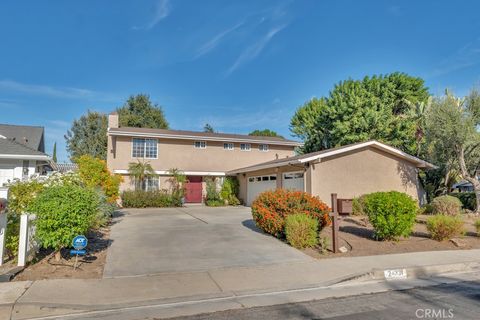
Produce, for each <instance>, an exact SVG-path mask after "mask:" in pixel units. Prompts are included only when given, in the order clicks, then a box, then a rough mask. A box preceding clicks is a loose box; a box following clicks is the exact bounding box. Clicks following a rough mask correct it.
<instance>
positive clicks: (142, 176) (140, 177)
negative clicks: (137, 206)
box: [128, 160, 156, 190]
mask: <svg viewBox="0 0 480 320" xmlns="http://www.w3.org/2000/svg"><path fill="white" fill-rule="evenodd" d="M128 173H129V174H130V176H132V177H133V178H134V183H135V190H142V189H143V188H142V186H143V185H144V183H145V180H146V179H147V178H149V177H154V176H156V174H155V170H153V168H152V166H151V165H150V163H148V162H146V161H140V160H138V162H130V163H129V164H128Z"/></svg>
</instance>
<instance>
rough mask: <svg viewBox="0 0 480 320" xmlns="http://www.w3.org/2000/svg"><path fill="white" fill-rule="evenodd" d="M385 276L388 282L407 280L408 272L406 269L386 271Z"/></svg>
mask: <svg viewBox="0 0 480 320" xmlns="http://www.w3.org/2000/svg"><path fill="white" fill-rule="evenodd" d="M383 274H384V276H385V279H386V280H398V279H407V270H406V269H391V270H384V271H383Z"/></svg>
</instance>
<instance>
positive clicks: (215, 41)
mask: <svg viewBox="0 0 480 320" xmlns="http://www.w3.org/2000/svg"><path fill="white" fill-rule="evenodd" d="M244 23H245V22H244V21H242V22H240V23H237V24H236V25H234V26H233V27H231V28H228V29H226V30H224V31H222V32H220V33H219V34H217V35H215V36H214V37H213V38H212V39H210V40H209V41H207V42H205V43H204V44H203V45H202V46H201V47H200V48H199V49H198V51H197V55H196V56H195V59H197V58H199V57H201V56H203V55H205V54H207V53H209V52H210V51H212V50H213V49H215V48H216V47H217V46H218V45H219V44H220V42H221V41H222V40H223V39H224V38H225V37H226V36H227V35H228V34H230V33H231V32H233V31H235V30H237V29H238V28H240V27H241V26H242V25H243V24H244Z"/></svg>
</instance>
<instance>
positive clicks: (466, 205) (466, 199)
mask: <svg viewBox="0 0 480 320" xmlns="http://www.w3.org/2000/svg"><path fill="white" fill-rule="evenodd" d="M450 195H451V196H453V197H456V198H458V199H459V200H460V202H461V203H462V207H463V209H468V210H471V211H475V208H476V206H477V200H476V198H475V192H454V193H450Z"/></svg>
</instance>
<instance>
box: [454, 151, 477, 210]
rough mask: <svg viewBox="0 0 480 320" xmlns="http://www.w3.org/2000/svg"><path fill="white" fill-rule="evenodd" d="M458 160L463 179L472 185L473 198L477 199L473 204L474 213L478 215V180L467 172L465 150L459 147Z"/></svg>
mask: <svg viewBox="0 0 480 320" xmlns="http://www.w3.org/2000/svg"><path fill="white" fill-rule="evenodd" d="M458 162H459V164H460V172H461V176H462V178H463V179H465V180H467V181H468V182H470V183H471V184H472V186H473V190H474V192H475V199H476V201H477V203H476V205H475V213H476V214H477V215H478V214H479V213H480V181H478V179H477V177H476V176H473V177H472V176H471V175H470V173H468V170H467V165H466V164H465V150H464V149H463V147H462V148H459V150H458Z"/></svg>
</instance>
